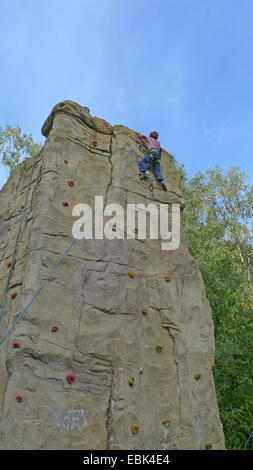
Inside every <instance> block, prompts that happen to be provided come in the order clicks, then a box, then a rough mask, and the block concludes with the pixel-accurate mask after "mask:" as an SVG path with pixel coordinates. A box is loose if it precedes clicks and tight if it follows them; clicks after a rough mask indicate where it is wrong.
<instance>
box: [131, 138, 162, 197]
mask: <svg viewBox="0 0 253 470" xmlns="http://www.w3.org/2000/svg"><path fill="white" fill-rule="evenodd" d="M137 134H138V135H139V136H140V137H141V138H142V139H145V140H147V142H148V154H147V155H146V156H145V157H144V158H143V159H142V160H141V161H140V162H139V168H140V175H144V176H146V177H148V178H149V177H150V173H149V170H148V165H147V163H149V162H151V163H152V166H153V171H154V173H155V177H156V178H157V180H158V181H159V182H160V183H161V185H162V189H163V190H164V191H167V188H166V185H165V183H164V181H163V175H162V173H161V169H160V160H161V150H162V149H161V146H160V142H159V141H158V140H157V139H158V137H159V134H158V132H155V131H154V132H150V134H149V137H146V136H145V135H143V134H140V133H139V132H137Z"/></svg>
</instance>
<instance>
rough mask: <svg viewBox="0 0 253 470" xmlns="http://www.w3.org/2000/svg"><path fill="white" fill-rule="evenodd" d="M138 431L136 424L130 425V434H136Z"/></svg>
mask: <svg viewBox="0 0 253 470" xmlns="http://www.w3.org/2000/svg"><path fill="white" fill-rule="evenodd" d="M138 431H139V426H138V424H132V425H131V432H132V434H137V432H138Z"/></svg>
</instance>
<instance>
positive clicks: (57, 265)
mask: <svg viewBox="0 0 253 470" xmlns="http://www.w3.org/2000/svg"><path fill="white" fill-rule="evenodd" d="M141 144H142V143H141V141H139V144H138V148H140V147H141ZM134 155H135V151H134V152H133V154H132V155H131V157H130V158H129V160H128V161H127V163H126V165H125V166H124V167H123V168H122V169H121V171H120V172H119V174H118V176H117V178H116V179H115V181H114V182H113V183H112V185H111V186H110V187H109V188H108V190H107V191H106V193H105V195H104V197H103V200H104V201H106V199H107V197H108V195H109V194H110V192H111V191H112V189H113V188H114V186H115V184H116V183H117V181H118V180H119V179H120V177H121V176H122V174H123V173H124V172H125V170H126V169H127V167H128V166H129V165H130V163H131V161H132V160H133V158H134ZM30 179H31V178H30ZM97 210H98V209H95V210H93V212H92V214H91V216H90V218H89V219H88V220H86V222H88V221H89V220H90V219H92V218H93V216H94V214H95V213H96V211H97ZM84 225H85V224H84ZM77 241H78V239H77V238H75V239H74V240H73V241H72V243H71V244H70V246H69V247H68V248H67V250H66V251H65V252H64V253H63V255H62V256H61V258H60V259H59V261H58V263H57V264H56V265H55V266H54V268H53V269H52V271H51V272H50V273H49V274H48V276H47V277H46V279H45V280H44V281H43V282H42V284H41V285H40V287H39V288H38V289H37V291H36V292H35V294H34V295H33V297H32V299H31V300H30V302H29V303H28V304H27V306H26V307H25V308H24V310H22V312H21V313H20V314H19V315H18V317H17V318H16V320H15V322H14V323H13V324H12V325H11V327H10V328H9V329H8V330H7V331H6V333H5V334H4V336H3V337H2V338H1V340H0V346H1V344H2V343H3V342H4V340H5V339H6V338H7V336H9V334H10V333H11V331H12V330H13V329H14V328H15V326H16V325H17V323H18V322H19V321H20V320H21V318H22V317H23V316H24V314H25V313H26V312H27V310H28V309H29V307H30V306H31V305H32V304H33V302H34V301H35V299H36V298H37V297H38V295H39V294H40V292H41V291H42V289H43V288H44V287H45V285H46V284H47V282H48V281H49V279H50V278H51V277H52V275H53V274H54V273H55V272H56V270H57V269H58V267H59V266H60V264H61V263H62V261H63V260H64V258H65V256H66V255H67V254H68V253H69V251H70V250H71V249H72V248H73V246H74V245H75V244H76V243H77ZM15 248H16V247H15ZM5 297H6V295H5Z"/></svg>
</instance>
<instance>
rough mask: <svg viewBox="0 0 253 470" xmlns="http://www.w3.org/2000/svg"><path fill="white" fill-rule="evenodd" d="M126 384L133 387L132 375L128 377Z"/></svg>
mask: <svg viewBox="0 0 253 470" xmlns="http://www.w3.org/2000/svg"><path fill="white" fill-rule="evenodd" d="M128 384H129V385H130V387H133V385H134V377H130V379H129V380H128Z"/></svg>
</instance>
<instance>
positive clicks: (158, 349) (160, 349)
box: [155, 344, 163, 353]
mask: <svg viewBox="0 0 253 470" xmlns="http://www.w3.org/2000/svg"><path fill="white" fill-rule="evenodd" d="M155 350H156V352H158V353H160V352H162V350H163V347H162V345H161V344H157V345H156V347H155Z"/></svg>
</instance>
